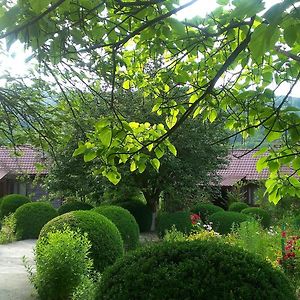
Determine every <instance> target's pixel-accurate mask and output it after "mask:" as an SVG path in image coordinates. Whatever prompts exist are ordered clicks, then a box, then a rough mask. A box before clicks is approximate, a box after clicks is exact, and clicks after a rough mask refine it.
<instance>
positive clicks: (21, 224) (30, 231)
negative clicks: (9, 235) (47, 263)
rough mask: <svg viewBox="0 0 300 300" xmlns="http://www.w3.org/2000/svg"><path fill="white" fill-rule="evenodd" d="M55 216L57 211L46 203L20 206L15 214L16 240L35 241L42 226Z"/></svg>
mask: <svg viewBox="0 0 300 300" xmlns="http://www.w3.org/2000/svg"><path fill="white" fill-rule="evenodd" d="M57 215H58V214H57V211H56V210H55V209H54V208H53V207H52V206H51V204H49V203H47V202H31V203H26V204H24V205H22V206H20V207H19V208H18V209H17V210H16V212H15V218H16V237H17V239H18V240H25V239H37V238H38V236H39V234H40V231H41V229H42V228H43V226H44V225H45V224H46V223H47V222H49V221H50V220H51V219H53V218H55V217H56V216H57Z"/></svg>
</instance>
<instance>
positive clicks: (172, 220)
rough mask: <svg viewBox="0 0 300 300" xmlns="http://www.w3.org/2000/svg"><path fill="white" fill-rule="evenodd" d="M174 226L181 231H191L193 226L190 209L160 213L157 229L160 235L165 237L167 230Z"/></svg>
mask: <svg viewBox="0 0 300 300" xmlns="http://www.w3.org/2000/svg"><path fill="white" fill-rule="evenodd" d="M173 226H175V228H176V229H177V230H178V231H180V232H183V233H190V232H191V230H192V228H193V225H192V221H191V213H190V212H188V211H177V212H174V213H162V214H159V215H158V217H157V226H156V230H157V233H158V235H159V236H160V237H163V236H164V235H165V233H166V231H167V230H170V229H171V228H172V227H173Z"/></svg>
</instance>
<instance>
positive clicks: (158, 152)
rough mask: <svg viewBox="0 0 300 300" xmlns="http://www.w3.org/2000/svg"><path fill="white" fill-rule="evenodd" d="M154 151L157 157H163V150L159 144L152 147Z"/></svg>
mask: <svg viewBox="0 0 300 300" xmlns="http://www.w3.org/2000/svg"><path fill="white" fill-rule="evenodd" d="M154 152H155V155H156V157H157V158H158V159H160V158H161V157H163V155H164V154H165V151H164V150H162V149H161V148H160V147H159V146H158V147H156V148H155V149H154Z"/></svg>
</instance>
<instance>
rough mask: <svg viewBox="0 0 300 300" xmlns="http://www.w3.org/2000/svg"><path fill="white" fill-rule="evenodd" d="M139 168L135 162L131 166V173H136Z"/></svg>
mask: <svg viewBox="0 0 300 300" xmlns="http://www.w3.org/2000/svg"><path fill="white" fill-rule="evenodd" d="M136 168H137V166H136V163H135V160H133V161H132V162H131V164H130V172H134V171H135V170H136Z"/></svg>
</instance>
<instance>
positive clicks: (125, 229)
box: [93, 205, 140, 250]
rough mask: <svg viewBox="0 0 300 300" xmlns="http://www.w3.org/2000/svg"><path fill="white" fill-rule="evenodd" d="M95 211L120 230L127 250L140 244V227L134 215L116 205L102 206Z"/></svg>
mask: <svg viewBox="0 0 300 300" xmlns="http://www.w3.org/2000/svg"><path fill="white" fill-rule="evenodd" d="M93 211H95V212H97V213H99V214H101V215H103V216H105V217H106V218H108V219H109V220H111V221H112V222H113V223H114V224H115V225H116V226H117V228H118V230H119V232H120V234H121V236H122V239H123V243H124V248H125V250H133V249H135V248H136V247H137V246H138V244H139V233H140V232H139V225H138V224H137V222H136V220H135V218H134V217H133V215H132V214H131V213H130V212H129V211H128V210H126V209H124V208H122V207H119V206H114V205H102V206H99V207H97V208H94V209H93Z"/></svg>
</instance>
